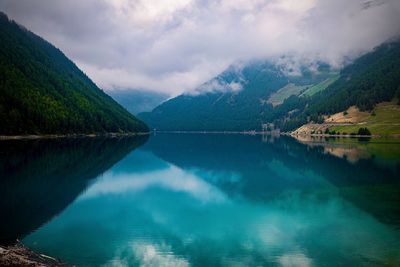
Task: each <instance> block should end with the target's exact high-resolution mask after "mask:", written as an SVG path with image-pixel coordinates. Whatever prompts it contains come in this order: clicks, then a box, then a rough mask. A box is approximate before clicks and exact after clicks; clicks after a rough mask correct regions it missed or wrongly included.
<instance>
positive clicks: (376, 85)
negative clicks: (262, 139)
mask: <svg viewBox="0 0 400 267" xmlns="http://www.w3.org/2000/svg"><path fill="white" fill-rule="evenodd" d="M399 96H400V40H395V41H391V42H387V43H384V44H382V45H380V46H379V47H377V48H375V49H374V50H373V51H372V52H369V53H367V54H365V55H363V56H361V57H359V58H358V59H356V60H355V61H354V62H353V63H352V64H350V65H348V66H346V67H345V68H343V70H342V71H341V72H340V78H339V79H338V80H337V81H336V82H334V83H333V84H332V85H330V86H328V87H327V88H326V89H325V90H323V91H321V92H319V93H317V94H315V95H313V96H312V97H298V96H291V97H290V98H288V99H286V100H285V101H284V103H283V104H282V105H280V106H278V107H277V108H276V109H275V110H274V111H273V112H272V113H266V114H267V115H266V116H265V117H264V120H266V121H274V122H275V123H276V124H277V125H279V126H280V128H281V129H282V130H284V131H288V130H293V129H294V128H297V127H299V126H301V125H302V124H304V123H307V122H309V121H313V122H322V116H323V115H329V114H333V113H337V112H341V111H345V110H346V109H347V108H349V107H350V106H357V107H358V108H359V109H360V110H361V111H371V110H372V109H373V108H374V107H375V105H376V104H377V103H380V102H382V101H390V100H392V99H393V98H395V97H399Z"/></svg>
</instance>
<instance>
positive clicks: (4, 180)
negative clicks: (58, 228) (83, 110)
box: [0, 137, 146, 244]
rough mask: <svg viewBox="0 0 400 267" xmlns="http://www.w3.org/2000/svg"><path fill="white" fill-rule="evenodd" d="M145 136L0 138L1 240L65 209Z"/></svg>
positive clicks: (21, 234) (20, 234) (21, 233)
mask: <svg viewBox="0 0 400 267" xmlns="http://www.w3.org/2000/svg"><path fill="white" fill-rule="evenodd" d="M145 141H146V137H138V138H124V139H117V138H112V139H110V138H109V139H102V138H88V139H86V138H85V139H68V140H67V139H63V140H24V141H18V140H13V141H1V142H0V196H1V197H0V198H1V202H0V214H1V217H2V219H1V220H0V243H1V244H4V243H9V242H14V241H15V240H16V239H17V238H22V237H24V236H25V235H26V234H28V233H30V232H31V231H32V230H35V229H36V228H38V227H39V226H41V225H42V224H43V223H45V222H47V221H48V220H49V219H51V218H52V217H53V216H55V215H57V214H58V213H59V212H61V211H62V210H64V209H65V208H66V207H67V206H68V205H69V204H70V203H71V202H73V201H74V199H75V198H76V197H77V196H78V195H79V194H80V193H81V192H82V191H83V190H84V189H85V188H86V187H87V186H88V185H89V184H90V182H91V179H93V178H96V177H97V176H98V175H100V174H101V173H103V172H104V171H106V170H107V169H109V168H110V167H111V166H113V165H114V164H115V163H116V162H118V161H120V160H121V159H122V158H123V157H124V156H126V154H127V153H129V152H130V151H132V150H133V149H134V148H136V147H137V146H138V145H140V144H143V143H144V142H145Z"/></svg>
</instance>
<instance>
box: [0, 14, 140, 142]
mask: <svg viewBox="0 0 400 267" xmlns="http://www.w3.org/2000/svg"><path fill="white" fill-rule="evenodd" d="M147 131H148V128H147V126H146V125H145V124H144V123H143V122H141V121H139V120H138V119H136V118H135V117H134V116H132V115H131V114H130V113H129V112H128V111H126V110H125V109H124V108H122V107H121V106H120V105H119V104H118V103H116V102H115V101H114V100H113V99H112V98H111V97H109V96H108V95H107V94H105V93H104V92H103V91H102V90H100V89H99V88H98V87H97V86H96V85H95V84H94V83H93V82H92V81H91V80H90V79H89V78H88V77H87V76H86V75H85V74H84V73H83V72H82V71H81V70H79V69H78V68H77V66H76V65H75V64H74V63H73V62H72V61H71V60H69V59H68V58H67V57H66V56H65V55H64V54H63V53H62V52H61V51H60V50H58V49H57V48H55V47H54V46H53V45H51V44H50V43H48V42H47V41H45V40H43V39H42V38H40V37H39V36H37V35H35V34H34V33H32V32H30V31H28V30H27V29H25V28H23V27H22V26H20V25H18V24H17V23H15V22H13V21H10V20H9V19H8V18H7V16H6V15H5V14H3V13H0V135H15V134H66V133H104V132H147Z"/></svg>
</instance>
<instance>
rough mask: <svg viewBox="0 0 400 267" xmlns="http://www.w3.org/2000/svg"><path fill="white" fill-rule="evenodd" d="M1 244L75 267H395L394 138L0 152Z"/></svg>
mask: <svg viewBox="0 0 400 267" xmlns="http://www.w3.org/2000/svg"><path fill="white" fill-rule="evenodd" d="M0 175H1V176H0V177H1V180H0V183H1V187H0V193H1V194H0V199H1V204H0V211H1V217H2V219H1V223H0V225H1V227H0V241H1V243H2V244H7V243H12V242H13V241H14V240H15V239H16V238H18V239H20V240H22V242H23V243H24V244H25V245H27V246H28V247H30V248H32V249H33V250H35V251H37V252H40V253H44V254H47V255H50V256H54V257H57V258H60V259H62V261H64V262H67V263H71V264H76V265H77V266H400V142H398V141H391V140H387V141H385V140H380V141H376V140H369V141H368V140H367V141H365V140H357V139H344V138H343V139H313V140H295V139H294V138H291V137H267V136H260V135H255V136H249V135H247V136H245V135H222V134H180V135H179V134H157V135H155V136H151V137H149V138H147V137H138V138H122V139H117V138H109V139H103V138H82V139H60V140H26V141H16V140H14V141H1V142H0Z"/></svg>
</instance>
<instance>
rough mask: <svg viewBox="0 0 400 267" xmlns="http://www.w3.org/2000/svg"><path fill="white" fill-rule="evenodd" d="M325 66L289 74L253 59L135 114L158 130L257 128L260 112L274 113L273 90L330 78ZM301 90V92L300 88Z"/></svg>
mask: <svg viewBox="0 0 400 267" xmlns="http://www.w3.org/2000/svg"><path fill="white" fill-rule="evenodd" d="M330 75H331V72H330V70H329V68H327V67H326V66H325V65H321V66H320V72H319V73H317V74H316V73H312V72H310V71H309V70H308V69H306V68H304V69H303V70H302V75H301V76H288V75H286V74H285V72H284V71H283V70H282V69H281V67H280V66H277V65H275V64H272V63H271V62H268V61H254V62H251V63H249V64H247V65H245V66H244V67H242V68H240V69H239V68H237V67H234V66H231V67H229V68H228V69H227V70H226V71H224V72H223V73H221V74H220V75H218V76H217V77H215V78H214V79H211V80H210V81H208V82H206V83H205V84H203V85H201V86H200V87H199V88H198V89H197V90H196V92H194V93H192V94H182V95H180V96H177V97H175V98H173V99H170V100H168V101H166V102H164V103H163V104H161V105H160V106H158V107H156V108H155V109H154V110H153V111H152V112H148V113H141V114H138V116H139V118H141V119H143V120H144V121H145V122H146V123H147V124H148V125H149V126H150V127H152V128H156V129H159V130H188V131H204V130H206V131H242V130H253V129H260V127H261V124H262V122H263V116H262V114H265V113H271V112H273V110H274V108H273V105H272V104H271V103H269V102H268V99H269V97H270V96H271V94H272V93H274V92H276V91H278V90H279V89H281V88H284V87H285V86H286V87H287V86H292V87H295V88H303V87H304V86H305V85H314V84H318V83H320V82H322V81H324V80H325V79H326V78H327V77H330ZM299 92H300V91H299Z"/></svg>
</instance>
